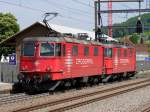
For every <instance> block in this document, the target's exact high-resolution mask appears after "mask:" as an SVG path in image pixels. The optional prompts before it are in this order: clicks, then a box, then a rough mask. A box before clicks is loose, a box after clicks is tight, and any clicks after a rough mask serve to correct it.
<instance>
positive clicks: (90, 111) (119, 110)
mask: <svg viewBox="0 0 150 112" xmlns="http://www.w3.org/2000/svg"><path fill="white" fill-rule="evenodd" d="M149 103H150V86H148V87H145V88H142V89H139V90H135V91H132V92H129V93H125V94H122V95H119V96H115V97H112V98H108V99H105V100H102V101H99V102H95V103H91V104H88V105H85V106H82V107H78V108H75V109H72V110H68V111H66V112H141V111H142V110H143V109H144V108H145V105H147V104H149Z"/></svg>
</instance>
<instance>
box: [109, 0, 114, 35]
mask: <svg viewBox="0 0 150 112" xmlns="http://www.w3.org/2000/svg"><path fill="white" fill-rule="evenodd" d="M111 1H112V0H109V2H108V10H109V13H108V35H109V36H110V37H113V33H112V12H111V11H112V2H111Z"/></svg>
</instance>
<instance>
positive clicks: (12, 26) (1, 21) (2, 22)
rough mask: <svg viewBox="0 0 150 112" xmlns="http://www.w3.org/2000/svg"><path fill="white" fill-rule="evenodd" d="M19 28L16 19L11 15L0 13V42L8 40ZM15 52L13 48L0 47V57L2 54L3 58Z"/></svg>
mask: <svg viewBox="0 0 150 112" xmlns="http://www.w3.org/2000/svg"><path fill="white" fill-rule="evenodd" d="M19 29H20V27H19V24H18V23H17V19H16V17H15V16H14V15H12V14H11V13H0V42H2V41H4V40H5V39H7V38H9V37H10V36H12V35H14V34H15V33H17V32H18V31H19ZM14 51H15V46H13V47H9V48H8V47H0V57H1V55H2V54H4V55H5V56H6V55H8V54H9V53H12V52H14Z"/></svg>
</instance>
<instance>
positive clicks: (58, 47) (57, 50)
mask: <svg viewBox="0 0 150 112" xmlns="http://www.w3.org/2000/svg"><path fill="white" fill-rule="evenodd" d="M55 56H61V44H60V43H57V44H55Z"/></svg>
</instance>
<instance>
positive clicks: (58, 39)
mask: <svg viewBox="0 0 150 112" xmlns="http://www.w3.org/2000/svg"><path fill="white" fill-rule="evenodd" d="M23 41H24V42H25V41H41V42H67V43H78V44H79V43H80V44H92V45H103V46H104V47H117V48H132V47H133V46H129V45H123V44H118V43H111V44H110V43H109V44H108V43H105V44H103V43H100V42H97V41H93V40H80V39H77V38H69V37H35V38H34V37H28V38H24V39H23Z"/></svg>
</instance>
